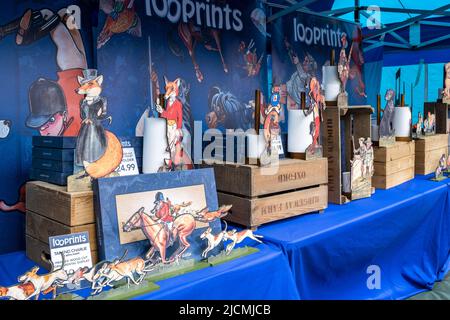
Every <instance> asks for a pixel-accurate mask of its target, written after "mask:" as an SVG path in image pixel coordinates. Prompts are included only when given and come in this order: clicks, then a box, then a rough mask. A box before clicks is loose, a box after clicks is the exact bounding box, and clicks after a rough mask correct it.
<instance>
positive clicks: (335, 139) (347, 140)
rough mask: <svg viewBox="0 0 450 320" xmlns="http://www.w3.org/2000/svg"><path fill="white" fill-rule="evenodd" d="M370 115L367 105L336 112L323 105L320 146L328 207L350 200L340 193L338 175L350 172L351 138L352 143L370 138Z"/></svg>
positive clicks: (340, 180)
mask: <svg viewBox="0 0 450 320" xmlns="http://www.w3.org/2000/svg"><path fill="white" fill-rule="evenodd" d="M372 113H373V108H372V107H371V106H369V105H364V106H348V107H346V108H343V107H340V108H338V107H337V106H332V105H330V106H328V104H327V108H326V110H325V111H324V113H323V118H324V128H323V130H322V143H323V154H324V157H326V158H328V199H329V201H330V202H332V203H337V204H343V203H346V202H348V201H349V200H351V199H348V198H347V197H346V196H345V195H344V194H343V192H342V172H345V171H347V172H349V171H350V170H351V163H350V160H352V158H353V143H352V136H353V139H354V141H355V142H357V141H358V140H359V138H368V137H370V135H371V132H370V128H371V119H370V115H371V114H372Z"/></svg>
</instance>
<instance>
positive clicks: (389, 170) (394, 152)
mask: <svg viewBox="0 0 450 320" xmlns="http://www.w3.org/2000/svg"><path fill="white" fill-rule="evenodd" d="M374 160H375V161H374V169H375V174H374V176H373V177H372V185H373V186H374V187H375V188H378V189H390V188H392V187H395V186H398V185H400V184H402V183H404V182H406V181H409V180H411V179H414V162H415V142H414V141H408V142H406V141H397V142H396V143H395V144H394V145H392V146H389V147H374Z"/></svg>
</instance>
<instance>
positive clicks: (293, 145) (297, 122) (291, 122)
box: [288, 110, 313, 153]
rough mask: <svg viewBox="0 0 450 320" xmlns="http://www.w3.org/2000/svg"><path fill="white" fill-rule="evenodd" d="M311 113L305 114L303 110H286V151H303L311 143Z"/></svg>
mask: <svg viewBox="0 0 450 320" xmlns="http://www.w3.org/2000/svg"><path fill="white" fill-rule="evenodd" d="M311 122H313V114H312V113H310V114H309V115H308V116H305V114H304V112H303V110H289V111H288V152H296V153H303V152H305V151H306V149H307V148H308V146H310V145H311V143H312V136H311V134H310V131H311V129H310V128H311Z"/></svg>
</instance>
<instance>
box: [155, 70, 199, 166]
mask: <svg viewBox="0 0 450 320" xmlns="http://www.w3.org/2000/svg"><path fill="white" fill-rule="evenodd" d="M164 81H165V89H166V93H165V94H164V99H165V101H166V106H167V107H166V110H163V108H162V107H161V106H160V105H159V104H158V105H157V107H156V109H157V111H158V113H159V114H160V117H161V118H164V119H166V120H167V140H168V144H169V147H168V149H169V152H170V160H169V161H168V163H167V167H168V168H169V170H174V169H188V170H189V169H192V168H193V165H192V160H191V159H190V157H189V155H188V154H187V153H186V152H184V150H183V146H182V141H183V130H182V128H183V105H182V103H181V101H180V100H179V99H178V96H179V92H180V85H181V80H180V79H179V78H178V79H176V80H175V81H169V80H168V79H167V78H166V77H164Z"/></svg>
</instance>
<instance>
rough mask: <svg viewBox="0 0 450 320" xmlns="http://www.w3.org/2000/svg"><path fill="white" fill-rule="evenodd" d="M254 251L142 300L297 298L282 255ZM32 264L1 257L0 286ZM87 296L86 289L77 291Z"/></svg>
mask: <svg viewBox="0 0 450 320" xmlns="http://www.w3.org/2000/svg"><path fill="white" fill-rule="evenodd" d="M257 248H258V249H259V250H260V251H259V252H257V253H254V254H251V255H248V256H245V257H241V258H238V259H235V260H233V261H230V262H227V263H224V264H221V265H218V266H215V267H211V268H205V269H201V270H197V271H194V272H191V273H188V274H184V275H181V276H177V277H174V278H170V279H166V280H163V281H159V282H157V284H158V285H159V286H160V289H159V290H157V291H154V292H151V293H149V294H145V295H143V296H139V297H136V299H138V300H142V299H160V300H176V299H179V300H197V299H204V300H216V299H221V300H246V299H255V300H263V299H273V300H281V299H283V300H284V299H298V293H297V289H296V286H295V282H294V279H293V277H292V273H291V272H290V268H289V265H288V262H287V259H286V258H285V256H284V255H283V254H282V253H281V252H280V251H279V250H276V249H274V248H270V247H269V246H266V245H264V244H262V245H258V246H257ZM34 265H35V264H34V263H33V262H32V261H30V260H29V259H27V258H26V256H25V253H24V252H17V253H11V254H6V255H3V256H0V286H9V285H13V284H15V283H16V281H17V277H18V276H19V275H21V274H23V273H24V272H26V271H28V270H29V269H31V268H32V267H33V266H34ZM77 293H78V294H79V295H82V296H87V295H89V290H87V289H85V290H81V291H79V292H77Z"/></svg>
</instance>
